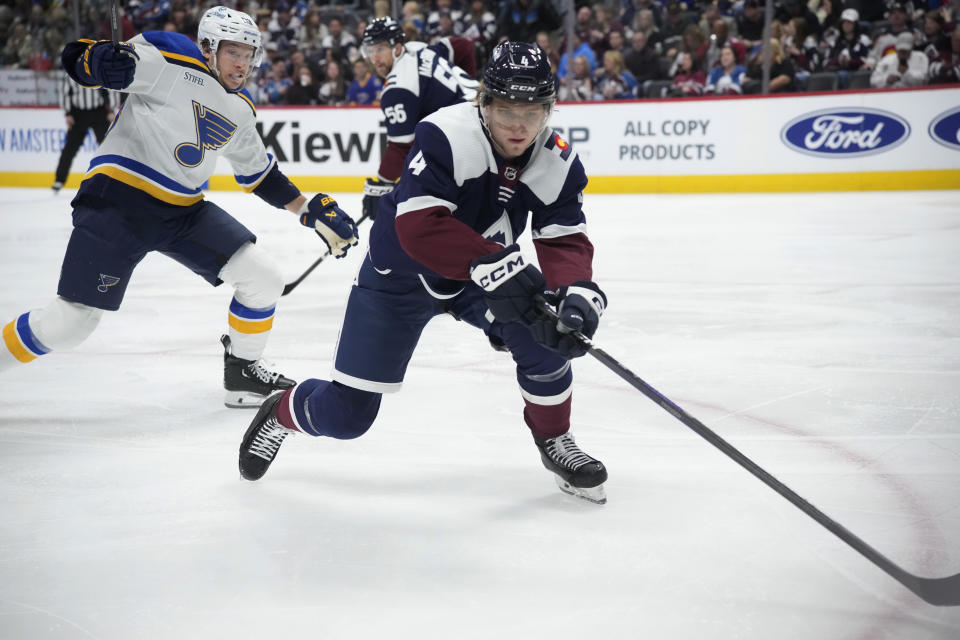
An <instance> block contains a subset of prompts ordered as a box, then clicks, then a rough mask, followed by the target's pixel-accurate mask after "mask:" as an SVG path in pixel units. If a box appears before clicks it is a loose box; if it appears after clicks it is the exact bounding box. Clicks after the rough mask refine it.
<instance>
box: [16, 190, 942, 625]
mask: <svg viewBox="0 0 960 640" xmlns="http://www.w3.org/2000/svg"><path fill="white" fill-rule="evenodd" d="M70 195H71V194H68V193H61V194H60V195H59V196H57V197H54V196H51V195H50V193H49V192H48V191H45V190H36V189H6V190H3V191H0V202H2V206H0V256H2V258H0V282H2V283H3V285H2V287H0V324H6V323H7V322H9V321H10V320H11V319H13V318H14V317H15V316H17V315H18V314H20V313H22V312H24V311H26V310H28V309H30V308H34V307H39V306H42V305H43V304H45V303H46V302H47V301H48V300H49V299H50V297H51V296H53V295H54V293H55V291H56V285H57V279H58V275H59V269H60V261H61V258H62V255H63V250H64V248H65V246H66V241H67V238H68V237H69V233H70V229H71V226H70V207H69V201H70ZM211 199H213V200H214V201H216V202H218V203H220V204H221V205H222V206H224V207H225V208H227V209H228V210H230V211H232V212H233V213H235V214H236V216H237V217H238V218H240V219H241V220H243V221H244V222H245V223H246V224H247V225H248V226H250V227H251V228H252V229H253V230H255V231H256V232H257V233H258V234H259V236H260V242H261V243H262V246H264V247H266V248H267V249H269V250H270V251H272V252H273V253H274V254H275V255H276V257H277V259H278V260H279V261H280V263H281V264H282V265H283V269H284V271H285V273H286V275H287V276H288V279H289V280H292V279H293V278H294V277H295V276H296V275H298V274H299V273H300V272H301V271H302V270H303V269H305V268H306V267H307V266H308V265H309V264H310V263H311V262H312V261H313V260H314V259H315V257H316V256H317V255H319V253H320V250H321V244H320V242H319V240H318V239H317V238H316V237H315V236H314V235H313V234H311V233H310V232H309V231H307V230H305V229H303V228H302V227H300V226H299V225H298V224H297V222H296V220H295V219H294V218H293V217H292V216H290V215H289V214H285V213H283V212H278V211H276V210H272V209H270V208H269V207H267V206H266V205H264V204H262V203H261V202H260V201H259V200H258V199H257V198H255V197H253V196H247V195H243V194H239V193H237V194H233V193H228V194H224V193H214V194H212V195H211ZM341 202H342V204H343V205H344V207H345V208H346V209H347V210H349V211H353V212H358V211H359V195H357V194H344V195H342V197H341ZM958 204H960V200H958V196H957V192H920V193H877V194H857V193H842V194H799V195H797V194H786V195H696V196H679V195H677V196H673V195H671V196H599V195H589V194H588V196H587V199H586V210H587V212H588V217H589V218H588V219H589V223H590V226H589V231H590V235H591V237H592V238H593V240H594V243H595V245H596V248H597V256H596V261H595V267H596V270H595V276H596V280H597V281H598V282H600V283H602V285H603V287H604V288H605V289H606V291H607V293H608V295H609V299H610V306H609V311H608V313H607V315H606V316H605V317H604V320H603V323H602V325H601V328H600V331H599V332H598V334H597V337H596V338H597V340H596V342H597V344H598V346H600V347H601V348H603V349H605V350H606V351H607V352H608V353H610V354H611V355H613V356H614V357H615V358H617V359H618V360H619V361H621V362H622V363H623V364H625V365H626V366H627V367H629V368H630V369H631V370H632V371H634V372H635V373H636V374H637V375H639V376H640V377H642V378H643V379H644V380H646V381H647V382H648V383H650V384H651V385H653V386H654V387H656V388H657V389H659V390H660V391H661V392H662V393H663V394H665V395H666V396H667V397H669V398H670V399H671V400H673V401H674V402H676V403H678V404H679V405H680V406H681V407H683V408H684V409H686V410H687V411H688V412H689V413H690V414H692V415H693V416H695V417H697V418H698V419H700V420H701V421H703V422H704V423H706V425H707V426H708V427H710V428H711V429H713V430H714V431H715V432H717V433H718V434H719V435H721V436H722V437H724V438H726V439H727V440H729V441H730V442H731V443H732V444H733V445H734V446H736V447H738V448H739V449H740V450H741V451H743V452H744V453H745V454H746V455H748V456H750V457H751V458H752V459H753V460H754V461H755V462H757V463H758V464H760V465H761V466H762V467H763V468H765V469H766V470H767V471H769V472H770V473H772V474H773V475H774V476H776V477H777V478H778V479H780V480H781V481H783V482H784V483H786V484H787V485H788V486H789V487H790V488H792V489H793V490H795V491H796V492H798V493H799V494H800V495H801V496H803V497H805V498H806V499H808V500H809V501H810V502H812V503H813V504H815V505H816V506H817V507H819V508H820V509H822V510H823V511H824V512H825V513H827V514H828V515H829V516H830V517H831V518H833V519H835V520H836V521H838V522H840V523H841V524H843V525H844V526H846V527H847V528H848V529H849V530H850V531H852V532H853V533H854V534H855V535H857V536H859V537H860V538H862V539H863V540H864V541H866V542H867V543H869V544H870V545H872V546H874V547H875V548H876V549H877V550H879V551H880V552H881V553H883V554H884V555H886V556H887V557H888V558H890V559H891V560H893V561H894V562H895V563H897V564H899V565H901V566H902V567H904V568H905V569H906V570H907V571H910V572H911V573H915V574H919V575H923V576H929V577H941V576H946V575H952V574H954V573H957V572H960V206H958ZM368 228H369V226H366V229H368ZM525 246H527V247H528V248H529V245H525ZM362 251H363V247H362V246H361V247H358V248H357V249H355V250H353V251H352V252H351V254H350V256H349V257H348V258H347V259H346V260H337V261H334V260H329V261H327V262H324V263H323V264H322V265H321V266H320V267H319V268H318V269H317V270H316V271H315V272H314V273H313V274H312V275H311V276H310V277H309V278H308V279H307V280H305V281H304V283H303V284H302V285H301V286H300V287H299V288H298V289H297V290H296V291H294V292H293V293H292V294H290V295H289V296H287V297H285V298H283V300H282V303H281V306H280V309H279V314H278V316H277V320H276V323H275V329H274V332H273V336H272V338H271V341H270V344H269V346H268V351H267V354H266V356H267V357H268V358H269V359H270V360H272V361H273V362H275V363H276V364H277V367H278V368H279V369H280V370H281V371H283V372H284V373H286V374H288V375H290V376H292V377H295V378H298V379H303V378H306V377H311V376H313V377H326V376H327V375H328V373H329V370H330V364H331V362H330V358H331V354H332V349H333V344H334V341H335V339H336V336H337V329H338V325H339V321H340V317H341V313H342V308H343V304H344V302H345V297H346V292H347V290H348V288H349V286H350V282H351V279H352V277H353V274H354V272H355V271H356V268H357V266H358V265H359V262H360V258H361V255H362ZM230 295H231V293H230V291H228V290H227V289H226V288H224V287H221V288H218V289H212V288H210V287H209V286H208V285H206V283H204V282H203V281H202V280H200V279H199V278H197V277H196V276H194V275H193V274H191V273H190V272H188V271H187V270H185V269H184V268H182V267H180V266H179V265H177V264H176V263H174V262H172V261H170V260H168V259H167V258H165V257H163V256H160V255H151V256H149V257H148V258H147V259H146V260H145V261H144V262H143V263H142V265H141V266H140V268H139V269H138V270H137V271H136V274H135V276H134V279H133V282H132V284H131V286H130V288H129V290H128V294H127V297H126V300H125V301H124V305H123V307H122V309H121V311H120V312H119V313H112V314H107V316H106V317H105V318H104V320H103V321H102V323H101V325H100V327H99V328H98V329H97V331H96V333H95V334H94V335H93V336H92V337H91V338H90V339H89V340H88V341H87V342H86V343H84V344H83V345H81V346H80V347H79V348H77V349H76V350H74V351H72V352H63V353H54V354H50V355H46V356H43V357H42V358H41V359H39V360H38V361H36V362H34V363H31V364H29V365H26V366H23V367H20V368H18V369H15V370H13V371H8V372H6V373H5V374H4V375H3V377H2V380H0V513H2V515H0V638H3V639H5V640H21V639H24V640H26V639H30V640H34V639H38V640H39V639H43V640H47V639H57V640H60V639H69V640H75V639H84V638H96V639H101V640H107V639H116V640H130V639H134V638H136V639H141V638H142V639H164V640H167V639H178V640H179V639H193V638H197V639H208V638H240V639H246V638H251V639H252V638H256V639H262V638H308V637H309V638H328V639H341V638H342V639H350V640H353V639H367V638H371V639H373V638H376V639H382V638H404V639H405V638H417V639H427V640H432V639H435V638H437V639H441V638H442V639H447V638H458V639H463V640H468V639H477V640H488V639H491V638H510V639H512V638H517V639H522V640H535V639H540V638H543V639H550V640H553V639H555V638H559V637H563V638H585V639H592V638H604V639H607V640H609V639H614V640H619V639H629V640H633V639H640V638H643V639H650V640H653V639H656V640H661V639H669V640H694V639H697V640H701V639H709V640H713V639H722V640H727V639H733V638H744V639H751V640H752V639H763V640H791V639H797V640H801V639H802V640H810V639H817V640H841V639H842V640H867V639H871V640H877V639H891V640H900V639H903V640H934V639H937V640H947V639H955V638H958V637H960V609H958V608H939V607H933V606H930V605H928V604H926V603H924V602H922V601H921V600H919V599H918V598H916V597H915V596H914V595H913V594H911V593H910V592H909V591H907V590H906V589H904V588H903V587H902V586H901V585H899V584H898V583H897V582H895V581H894V580H893V579H891V578H890V577H889V576H887V575H886V574H885V573H883V572H881V571H880V570H879V569H877V568H876V567H875V566H874V565H873V564H871V563H870V562H868V561H867V560H865V559H864V558H863V557H861V556H860V555H859V554H857V553H856V552H855V551H853V550H852V549H851V548H850V547H848V546H847V545H846V544H844V543H843V542H841V541H840V540H839V539H838V538H837V537H835V536H834V535H833V534H831V533H829V532H828V531H826V530H825V529H824V528H822V527H821V526H820V524H818V523H816V522H815V521H814V520H812V519H811V518H810V517H808V516H807V515H805V514H804V513H802V512H801V511H800V510H798V509H797V508H796V507H795V506H794V505H792V504H790V503H789V502H787V501H786V500H785V499H783V498H782V497H781V496H779V495H777V494H776V493H774V492H773V491H771V490H770V489H769V488H768V487H766V486H765V485H764V484H763V483H761V482H760V481H759V480H757V479H756V478H754V477H753V476H751V475H750V474H748V473H747V472H746V471H745V470H743V469H742V468H740V467H739V466H737V465H736V464H734V462H732V461H731V460H730V459H729V458H727V457H726V456H724V455H723V454H721V453H720V452H719V451H717V450H716V449H714V448H713V447H712V446H711V445H709V444H708V443H707V442H706V441H705V440H703V439H702V438H700V437H699V436H697V435H696V434H694V433H693V432H692V431H690V430H689V429H687V428H686V427H685V426H684V425H682V424H681V423H680V422H679V421H678V420H676V419H675V418H674V417H672V416H671V415H670V414H668V413H667V412H665V411H663V410H662V409H661V408H660V407H658V406H657V405H656V404H654V403H653V402H651V401H650V400H648V399H647V398H646V397H644V396H643V395H641V394H640V393H639V392H638V391H637V390H635V389H634V388H632V387H630V386H628V385H627V384H626V383H625V382H624V381H623V380H622V379H620V378H619V377H617V376H616V375H614V374H613V373H612V372H611V371H610V370H608V369H607V368H606V367H604V366H603V365H602V364H600V363H599V362H597V361H596V360H593V359H592V358H590V357H587V358H584V359H582V360H579V361H577V362H576V364H575V371H576V382H575V384H576V387H575V393H574V399H575V402H574V430H575V433H576V434H577V436H578V440H579V442H580V444H581V445H582V446H583V448H584V449H585V450H586V451H588V452H589V453H591V454H593V455H595V456H596V457H598V458H600V459H601V460H603V461H604V462H605V463H606V464H607V466H608V468H609V470H610V480H609V481H608V483H607V494H608V498H609V502H608V503H607V504H606V505H605V506H596V505H593V504H589V503H586V502H583V501H579V500H577V499H575V498H572V497H569V496H566V495H565V494H563V493H561V492H560V491H559V490H558V489H557V488H556V487H555V486H554V483H553V480H552V479H551V477H550V476H549V474H548V473H547V472H546V471H545V470H544V469H543V468H542V467H541V464H540V461H539V458H538V455H537V451H536V449H535V448H534V446H533V444H532V441H531V438H530V435H529V433H528V431H527V429H526V427H525V426H524V425H523V422H522V419H521V410H522V403H521V400H520V397H519V394H518V392H517V389H516V384H515V380H514V374H513V369H512V366H511V362H510V360H509V358H508V357H506V356H504V355H503V354H499V353H495V352H493V351H492V350H491V349H490V348H489V347H488V345H487V343H486V340H485V339H484V338H483V336H482V335H480V334H478V333H476V332H475V331H473V330H471V329H470V328H469V327H467V326H464V325H460V324H458V323H457V322H455V321H454V320H452V319H450V318H439V319H437V320H436V321H434V323H432V324H431V326H430V327H428V329H427V331H426V332H425V335H424V338H423V340H422V343H421V345H420V348H419V349H418V351H417V352H416V354H415V356H414V358H413V361H412V363H411V365H410V369H409V372H408V375H407V379H406V383H405V385H404V389H403V391H402V392H401V393H400V394H398V395H393V396H388V397H386V398H385V399H384V402H383V407H382V410H381V413H380V417H379V419H378V420H377V422H376V424H375V425H374V427H373V429H372V430H371V431H370V432H369V433H368V434H367V435H366V436H365V437H363V438H361V439H359V440H355V441H350V442H338V441H333V440H328V439H311V438H308V437H306V436H298V437H295V438H292V439H288V440H287V442H286V443H285V444H284V445H283V448H282V450H281V451H280V454H279V457H278V458H277V461H276V463H275V464H274V466H273V467H272V468H271V470H270V472H269V473H268V474H267V476H266V477H265V478H264V479H263V480H261V481H260V482H256V483H250V482H246V481H243V480H241V479H240V477H239V474H238V472H237V447H238V445H239V442H240V437H241V435H242V433H243V431H244V429H245V428H246V426H247V424H248V422H249V420H250V419H251V417H252V412H250V411H243V410H231V409H227V408H225V407H224V406H223V405H222V403H221V394H222V389H221V366H222V361H221V349H220V345H219V342H218V337H219V336H220V334H221V333H222V332H223V330H224V328H225V323H226V307H227V304H228V302H229V299H230Z"/></svg>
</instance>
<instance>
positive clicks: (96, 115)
mask: <svg viewBox="0 0 960 640" xmlns="http://www.w3.org/2000/svg"><path fill="white" fill-rule="evenodd" d="M68 115H72V116H73V126H72V127H70V128H69V129H67V140H66V142H65V143H64V145H63V150H62V151H61V152H60V161H59V162H58V163H57V175H56V178H55V181H56V182H66V181H67V175H69V173H70V165H72V164H73V159H74V158H75V157H76V156H77V151H79V150H80V147H81V146H83V140H84V138H86V137H87V130H88V129H93V135H94V136H96V137H97V144H99V143H101V142H103V137H104V136H105V135H107V129H109V128H110V122H109V121H108V120H107V109H106V107H98V108H96V109H74V110H73V111H71V112H70V113H69V114H68Z"/></svg>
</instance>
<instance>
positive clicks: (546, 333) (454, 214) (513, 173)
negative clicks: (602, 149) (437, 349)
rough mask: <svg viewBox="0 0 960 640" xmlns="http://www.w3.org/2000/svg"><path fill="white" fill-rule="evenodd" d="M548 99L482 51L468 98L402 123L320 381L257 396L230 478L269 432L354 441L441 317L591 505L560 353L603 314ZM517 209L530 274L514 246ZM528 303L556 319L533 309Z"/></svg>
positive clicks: (532, 62) (601, 476)
mask: <svg viewBox="0 0 960 640" xmlns="http://www.w3.org/2000/svg"><path fill="white" fill-rule="evenodd" d="M555 100H556V91H555V85H554V78H553V75H552V73H551V70H550V64H549V62H547V60H546V59H545V57H543V55H542V52H541V51H540V50H539V48H537V47H536V45H530V44H524V43H513V42H506V43H504V44H502V45H500V46H498V47H497V48H496V50H495V51H494V53H493V58H492V60H491V61H490V64H489V66H488V67H487V68H486V70H485V71H484V74H483V83H482V85H481V86H480V90H479V94H478V97H477V99H476V100H475V101H474V102H466V103H462V104H458V105H453V106H450V107H446V108H444V109H440V110H439V111H437V112H436V113H434V114H432V115H430V116H427V117H426V118H425V119H424V120H423V121H422V122H421V123H420V124H418V125H417V128H416V140H415V142H414V146H413V149H412V150H411V151H410V155H409V159H408V161H407V163H406V167H405V169H404V173H403V176H402V178H401V179H400V181H399V183H398V185H397V188H396V190H395V191H393V192H392V193H391V194H389V195H388V196H386V197H385V198H384V199H383V201H382V202H381V207H380V213H379V215H378V216H377V219H376V220H375V221H374V224H373V227H372V229H371V232H370V246H369V252H368V255H367V256H366V258H365V259H364V262H363V264H362V266H361V268H360V272H359V274H358V276H357V279H356V280H355V284H354V286H353V288H352V290H351V292H350V297H349V299H348V302H347V309H346V312H345V316H344V320H343V325H342V328H341V332H340V340H339V343H338V345H337V348H336V352H335V355H334V370H333V374H332V376H331V378H332V379H331V380H317V379H310V380H305V381H304V382H301V383H300V384H299V385H297V386H296V387H294V388H293V389H289V390H286V391H283V392H278V393H276V394H274V395H272V396H270V397H269V398H268V399H267V400H266V401H265V402H264V404H263V406H262V407H261V408H260V410H259V412H258V413H257V415H256V416H255V418H254V419H253V421H252V423H251V424H250V426H249V428H248V429H247V431H246V433H245V434H244V437H243V440H242V443H241V445H240V459H239V464H240V473H241V474H242V475H243V477H244V478H247V479H248V480H257V479H259V478H260V477H262V476H263V474H264V473H266V471H267V468H268V467H269V465H270V463H271V462H272V461H273V459H274V457H275V456H276V454H277V452H278V450H279V447H280V445H281V444H282V442H283V440H284V438H285V437H286V436H287V435H288V434H291V433H295V432H302V433H306V434H309V435H312V436H327V437H331V438H338V439H349V438H356V437H359V436H361V435H363V434H364V433H365V432H366V431H367V430H368V429H369V428H370V426H371V425H372V424H373V421H374V419H375V418H376V416H377V413H378V411H379V408H380V400H381V395H382V394H384V393H392V392H396V391H399V390H400V386H401V384H402V382H403V378H404V373H405V371H406V367H407V363H408V362H409V360H410V358H411V355H412V354H413V351H414V349H415V348H416V345H417V342H418V341H419V339H420V334H421V332H422V330H423V328H424V326H426V324H427V323H428V322H429V321H430V319H431V318H433V317H435V316H437V315H440V314H444V313H448V314H450V315H452V316H453V317H455V318H457V319H459V320H462V321H463V322H466V323H467V324H469V325H472V326H473V327H476V328H477V329H479V330H481V331H483V332H484V333H485V334H487V336H488V337H491V336H492V337H495V338H498V339H499V340H500V341H502V342H503V343H504V344H505V345H506V348H507V349H508V350H509V352H510V354H511V356H512V357H513V360H514V362H515V363H516V374H517V381H518V383H519V385H520V394H521V396H522V398H523V401H524V403H525V408H524V411H523V417H524V421H525V422H526V424H527V426H528V427H529V428H530V431H531V433H532V435H533V440H534V443H535V444H536V446H537V448H538V450H539V453H540V456H541V460H542V462H543V464H544V466H545V467H546V468H547V469H548V470H549V471H551V472H553V473H554V474H555V475H556V477H557V480H558V484H559V485H560V488H561V489H563V490H564V491H566V492H568V493H571V494H573V495H577V496H579V497H582V498H585V499H588V500H591V501H593V502H597V503H603V502H605V500H606V497H605V493H604V489H603V483H604V482H605V481H606V479H607V471H606V469H605V468H604V466H603V464H602V463H601V462H600V461H598V460H596V459H594V458H592V457H590V456H589V455H587V454H586V453H584V452H583V451H582V450H581V449H580V448H579V447H578V446H577V444H576V442H575V441H574V438H573V436H572V435H571V434H570V409H571V387H572V384H573V372H572V369H571V365H570V360H571V359H572V358H575V357H578V356H582V355H583V354H584V353H585V352H586V349H585V347H584V344H583V343H582V341H580V340H579V339H577V338H576V337H575V336H574V335H571V332H572V331H581V332H583V334H585V335H586V336H588V337H589V336H593V334H594V332H595V331H596V329H597V325H598V324H599V321H600V316H601V314H602V313H603V310H604V308H605V307H606V305H607V300H606V296H605V295H604V294H603V292H602V291H601V290H600V288H599V287H598V286H597V285H596V284H595V283H594V282H593V281H592V277H593V273H592V260H593V245H592V244H591V243H590V240H589V239H588V238H587V235H586V220H585V218H584V214H583V210H582V202H583V189H584V188H585V187H586V184H587V178H586V175H585V173H584V169H583V165H582V164H581V163H580V160H579V158H578V157H577V154H576V153H574V151H573V149H571V148H570V146H569V145H568V144H567V143H566V142H565V141H564V140H563V139H562V138H561V137H560V136H559V135H558V134H556V133H555V132H554V131H553V130H552V129H550V128H549V127H548V126H547V123H548V121H549V119H550V114H551V112H552V110H553V105H554V102H555ZM531 212H532V214H533V217H532V220H531V229H532V233H533V244H534V246H535V248H536V253H537V258H538V262H539V264H540V267H541V268H542V269H543V271H542V272H541V271H540V269H538V268H537V267H536V266H534V264H533V263H532V262H530V260H529V257H528V256H524V255H523V254H522V253H521V251H520V249H519V247H518V246H517V244H516V239H517V237H518V236H519V235H520V234H521V233H522V232H523V231H524V229H525V228H526V224H527V219H528V215H529V214H530V213H531ZM540 296H543V297H544V298H546V299H547V300H549V301H550V302H551V303H552V304H554V305H555V306H556V308H557V312H558V314H559V321H551V320H548V319H547V318H546V316H544V315H543V314H542V313H541V312H540V310H539V309H538V307H537V300H538V298H539V297H540Z"/></svg>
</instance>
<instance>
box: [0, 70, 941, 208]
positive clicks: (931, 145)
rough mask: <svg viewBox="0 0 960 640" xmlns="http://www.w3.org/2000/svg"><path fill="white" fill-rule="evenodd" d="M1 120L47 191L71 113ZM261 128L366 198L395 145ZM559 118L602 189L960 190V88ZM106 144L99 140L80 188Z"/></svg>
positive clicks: (620, 108)
mask: <svg viewBox="0 0 960 640" xmlns="http://www.w3.org/2000/svg"><path fill="white" fill-rule="evenodd" d="M0 113H2V115H3V117H2V124H0V186H28V187H46V186H49V185H50V184H51V183H52V181H53V169H54V168H55V166H56V164H57V159H58V156H59V152H60V149H61V147H62V145H63V139H64V136H65V133H66V132H65V129H64V122H63V113H62V111H60V110H59V109H57V108H4V109H0ZM257 120H258V126H259V128H260V131H261V135H262V137H263V139H264V142H265V144H266V145H267V149H268V151H269V152H271V153H273V154H274V155H275V156H276V157H277V159H278V160H279V161H280V162H281V166H282V168H283V170H284V171H285V173H286V174H287V175H289V176H290V177H291V178H292V179H293V180H294V182H295V183H296V184H297V185H298V186H299V187H301V188H302V189H304V190H305V191H315V190H323V191H336V192H350V191H360V190H361V189H362V185H363V179H364V178H365V177H367V176H370V175H374V174H375V173H376V169H377V166H378V164H379V161H380V154H381V150H382V148H383V146H384V145H385V143H386V132H385V129H384V127H383V117H382V114H381V113H380V111H379V110H378V109H375V108H346V107H344V108H324V107H314V108H292V107H276V108H261V109H259V111H258V114H257ZM551 124H552V125H553V126H554V127H555V128H556V129H557V130H558V131H559V132H560V135H561V136H562V137H563V138H564V139H565V140H566V141H567V142H569V143H570V144H572V145H573V147H574V148H575V149H576V151H577V152H578V153H579V155H580V157H581V158H582V160H583V163H584V165H585V167H586V169H587V173H588V175H589V176H590V186H589V190H590V191H592V192H594V193H695V192H789V191H857V190H865V191H866V190H901V189H907V190H914V189H956V188H958V187H960V88H949V87H947V88H943V87H927V88H921V89H914V90H884V91H865V92H830V93H812V94H797V95H791V96H767V97H755V98H742V97H732V98H728V97H716V98H702V99H661V100H643V101H613V102H602V103H588V104H560V105H558V107H557V110H556V112H555V114H554V116H553V119H552V121H551ZM181 142H189V141H180V140H178V141H171V144H172V146H171V148H173V146H176V144H179V143H181ZM95 149H96V143H95V141H94V140H93V137H92V134H91V135H90V136H89V137H88V139H87V141H86V144H85V145H84V148H83V149H81V151H80V153H79V154H78V156H77V158H76V159H75V161H74V164H73V170H72V173H71V177H70V181H69V182H68V186H76V185H77V184H79V179H80V177H81V174H80V172H81V171H82V168H85V167H86V166H87V164H88V163H89V161H90V159H91V157H92V155H93V152H94V150H95ZM231 173H232V172H231V169H230V167H229V165H228V164H227V163H226V162H222V161H221V163H220V164H219V165H218V167H217V172H216V174H215V175H214V177H213V178H212V179H211V181H210V185H209V187H210V188H211V189H214V190H236V189H238V188H239V187H238V186H237V185H236V183H235V181H234V179H233V176H232V175H231Z"/></svg>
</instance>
